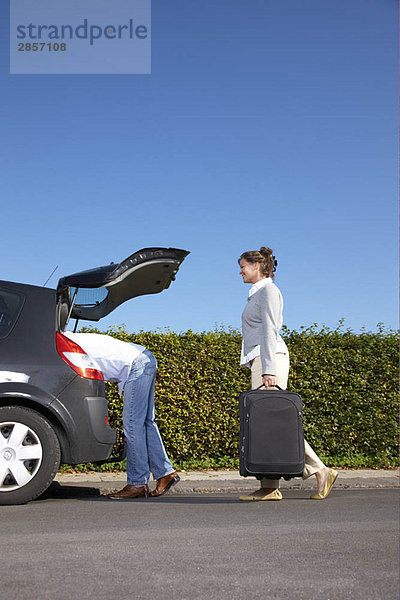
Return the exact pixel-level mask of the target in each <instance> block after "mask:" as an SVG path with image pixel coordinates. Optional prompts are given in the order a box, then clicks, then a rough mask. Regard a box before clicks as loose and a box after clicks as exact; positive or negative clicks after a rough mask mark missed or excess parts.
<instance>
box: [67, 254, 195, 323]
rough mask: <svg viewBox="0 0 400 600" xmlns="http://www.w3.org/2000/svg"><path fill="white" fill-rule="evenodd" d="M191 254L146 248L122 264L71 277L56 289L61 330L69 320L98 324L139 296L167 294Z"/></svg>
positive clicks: (91, 270) (82, 272) (83, 272)
mask: <svg viewBox="0 0 400 600" xmlns="http://www.w3.org/2000/svg"><path fill="white" fill-rule="evenodd" d="M188 254H189V252H188V251H187V250H180V249H178V248H143V249H142V250H138V251H137V252H135V253H134V254H132V255H131V256H128V258H126V259H125V260H124V261H122V262H121V263H115V264H114V263H111V264H110V265H105V266H102V267H97V268H95V269H89V270H88V271H81V272H79V273H74V274H73V275H68V276H66V277H63V278H61V279H60V280H59V282H58V286H57V304H58V327H59V329H61V330H64V329H65V327H66V325H67V323H68V321H69V319H70V318H73V319H84V320H87V321H99V319H101V318H102V317H105V316H106V315H108V314H110V312H112V311H113V310H114V309H115V308H117V306H119V305H120V304H122V303H123V302H126V301H127V300H129V299H130V298H135V297H136V296H144V295H146V294H158V293H159V292H162V291H163V290H166V289H167V288H168V287H169V286H170V284H171V281H173V280H174V279H175V275H176V273H177V271H178V269H179V266H180V264H181V262H182V261H183V260H184V259H185V257H186V256H187V255H188Z"/></svg>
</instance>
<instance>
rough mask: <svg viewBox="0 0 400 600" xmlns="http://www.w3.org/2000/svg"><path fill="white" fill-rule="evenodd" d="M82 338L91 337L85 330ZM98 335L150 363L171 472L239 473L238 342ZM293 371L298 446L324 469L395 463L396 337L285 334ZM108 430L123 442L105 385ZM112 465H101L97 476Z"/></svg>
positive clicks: (226, 334)
mask: <svg viewBox="0 0 400 600" xmlns="http://www.w3.org/2000/svg"><path fill="white" fill-rule="evenodd" d="M82 331H98V330H94V329H83V330H82ZM105 333H107V334H109V335H112V336H114V337H117V338H119V339H121V340H124V341H130V342H136V343H138V344H142V345H144V346H146V347H147V348H148V349H149V350H151V352H153V354H154V355H155V356H156V358H157V361H158V373H157V382H156V414H157V423H158V426H159V428H160V431H161V435H162V437H163V440H164V443H165V446H166V449H167V451H168V454H169V456H170V458H171V459H172V460H173V462H174V464H175V465H176V466H177V467H178V468H190V467H192V468H193V467H196V466H197V467H227V466H237V464H238V460H237V457H238V432H239V416H238V395H239V393H240V392H241V391H242V390H246V389H249V388H250V376H249V369H245V368H243V367H239V357H240V347H241V337H240V334H239V332H237V331H235V330H228V331H225V330H216V331H213V332H204V333H194V332H192V331H187V332H185V333H174V332H170V331H165V332H162V333H155V332H144V331H141V332H139V333H137V334H130V333H128V332H127V331H126V330H125V328H124V327H113V328H112V329H110V330H108V331H106V332H105ZM283 337H284V338H285V340H286V343H287V345H288V347H289V351H290V356H291V370H290V376H289V384H288V389H290V390H293V391H296V392H299V393H300V394H301V396H302V398H303V400H304V429H305V437H306V439H307V440H308V442H309V443H310V444H311V446H313V448H314V449H315V451H316V452H317V453H318V454H319V455H320V456H321V458H322V459H323V460H324V461H325V462H326V463H327V464H329V465H336V466H348V467H389V466H394V465H396V464H397V463H398V400H397V391H398V389H397V369H398V345H397V334H396V332H394V331H392V330H389V331H388V330H385V329H384V328H383V326H380V325H378V330H377V332H374V333H371V332H366V331H365V332H362V333H360V334H356V333H354V332H352V331H351V330H343V325H342V323H339V326H338V328H337V329H336V330H330V329H328V328H326V327H323V328H318V327H317V326H316V325H313V326H312V327H310V328H307V329H306V328H302V329H301V330H300V331H289V330H288V329H285V328H284V329H283ZM107 397H108V402H109V412H110V421H111V424H112V425H113V426H114V427H116V428H117V429H118V435H119V439H121V426H122V425H121V412H122V403H121V400H120V398H119V396H118V392H117V388H116V385H111V384H107ZM116 466H117V465H112V466H111V467H110V466H109V465H107V466H104V467H103V469H111V468H115V467H116Z"/></svg>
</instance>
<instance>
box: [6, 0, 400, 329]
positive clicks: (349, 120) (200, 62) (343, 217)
mask: <svg viewBox="0 0 400 600" xmlns="http://www.w3.org/2000/svg"><path fill="white" fill-rule="evenodd" d="M7 4H8V3H7V2H5V1H4V2H2V3H1V7H0V17H1V29H0V33H1V52H0V90H1V92H0V113H1V135H0V140H1V143H0V148H1V153H0V211H1V213H0V214H1V223H2V233H1V238H0V245H1V257H2V260H1V274H0V278H1V279H5V280H12V281H21V282H25V283H31V284H35V285H42V284H43V283H44V282H45V280H46V279H47V277H48V275H49V274H50V272H51V271H52V269H53V268H54V267H55V266H56V265H58V270H57V272H56V274H55V275H54V276H53V277H52V279H51V280H50V282H49V284H48V285H49V286H50V287H56V284H57V280H58V278H59V277H61V276H63V275H67V274H70V273H74V272H76V271H79V270H83V269H86V268H91V267H95V266H98V265H102V264H107V263H108V262H111V261H114V262H118V261H119V260H122V259H124V258H125V257H126V256H128V255H129V254H131V253H132V252H134V251H135V250H138V249H140V248H143V247H146V246H173V247H178V248H184V249H187V250H190V252H191V254H190V255H189V256H188V258H187V259H186V260H185V262H184V263H183V265H182V267H181V269H180V272H179V274H178V276H177V279H176V281H175V282H174V283H173V284H172V285H171V287H170V288H169V289H168V290H167V291H165V292H163V293H162V294H158V295H154V296H146V297H142V298H138V299H134V300H131V301H130V302H128V303H126V304H125V305H123V306H121V307H119V308H118V309H117V310H116V311H115V312H114V313H112V314H111V315H110V316H109V317H107V318H106V319H104V320H103V321H101V322H100V323H99V326H100V328H106V327H108V326H109V325H113V324H116V325H118V324H121V323H125V324H126V326H127V328H128V330H130V331H137V330H139V329H141V328H143V329H145V330H149V329H156V328H163V327H170V328H171V329H173V330H175V331H184V330H186V329H189V328H190V329H193V330H194V331H203V330H210V329H213V328H214V327H215V325H216V324H217V325H225V326H229V325H231V326H233V327H239V326H240V315H241V312H242V309H243V306H244V304H245V301H246V297H247V293H248V289H249V288H248V286H246V285H244V284H243V283H242V281H241V278H240V277H239V275H238V266H237V258H238V257H239V255H240V254H241V252H243V251H245V250H253V249H258V248H259V247H260V245H267V246H270V247H272V248H273V250H274V252H275V254H276V256H277V259H278V262H279V265H278V270H277V276H276V283H277V284H278V286H279V287H280V289H281V291H282V293H283V296H284V301H285V310H284V322H285V324H286V325H287V326H288V327H289V328H299V327H300V326H302V325H304V326H308V325H310V324H311V323H313V322H316V323H318V324H319V325H322V324H326V325H328V326H330V327H335V325H336V324H337V322H338V320H339V319H341V318H342V317H344V319H345V326H347V327H351V328H353V329H355V330H356V331H357V330H359V329H360V327H362V326H365V327H367V329H372V330H374V329H375V327H376V324H377V323H378V322H383V323H385V324H386V325H387V326H389V327H395V328H397V326H398V321H397V290H398V279H397V247H398V238H397V223H398V212H397V196H398V191H397V190H398V183H397V164H398V155H397V147H398V146H397V131H398V124H397V90H398V76H397V73H398V64H397V55H398V49H397V39H398V14H397V13H398V4H397V2H395V1H394V0H336V1H335V2H332V1H328V0H247V1H246V2H245V1H244V0H240V1H239V0H218V2H216V1H215V0H202V1H201V2H199V1H198V0H174V1H169V2H166V1H165V0H153V3H152V73H151V75H10V74H9V25H8V21H9V13H8V8H7Z"/></svg>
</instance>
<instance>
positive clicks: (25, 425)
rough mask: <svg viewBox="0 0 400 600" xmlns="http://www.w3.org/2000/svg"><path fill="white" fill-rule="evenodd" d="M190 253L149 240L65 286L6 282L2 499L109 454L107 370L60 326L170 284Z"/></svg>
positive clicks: (0, 414)
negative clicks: (65, 465)
mask: <svg viewBox="0 0 400 600" xmlns="http://www.w3.org/2000/svg"><path fill="white" fill-rule="evenodd" d="M187 254H189V253H188V252H187V251H186V250H179V249H176V248H144V249H143V250H139V251H138V252H135V253H134V254H132V255H131V256H129V257H128V258H127V259H126V260H124V261H123V262H122V263H119V264H113V263H112V264H110V265H106V266H103V267H98V268H96V269H91V270H89V271H82V272H80V273H76V274H74V275H70V276H68V277H64V278H62V279H60V281H59V283H58V287H57V290H53V289H48V288H44V287H37V286H32V285H25V284H21V283H13V282H9V281H0V504H22V503H25V502H28V501H29V500H33V499H34V498H37V497H38V496H39V495H40V494H42V493H43V492H44V491H45V490H46V489H47V487H48V486H49V485H50V483H51V482H52V480H53V478H54V476H55V474H56V473H57V470H58V468H59V466H60V464H62V463H69V464H80V463H87V462H107V460H108V459H109V457H110V455H111V452H112V448H113V444H114V442H115V431H114V430H113V429H111V427H110V426H109V424H108V411H107V401H106V398H105V387H104V381H103V374H102V373H101V371H98V370H97V369H96V365H95V364H92V362H91V359H90V357H89V356H87V355H86V354H85V352H84V351H83V350H82V349H81V348H80V347H79V346H77V344H75V343H74V342H73V341H72V340H70V339H69V338H67V337H66V336H64V335H63V333H62V332H63V331H64V330H65V329H66V327H67V324H68V322H69V321H70V319H75V320H76V324H77V322H78V320H80V319H84V320H89V321H98V320H99V319H101V318H102V317H103V316H105V315H107V314H109V313H110V312H111V311H112V310H114V309H115V308H116V307H117V306H119V305H120V304H122V303H123V302H125V301H126V300H128V299H130V298H134V297H135V296H141V295H144V294H155V293H158V292H161V291H162V290H164V289H166V288H168V287H169V285H170V283H171V281H172V280H174V279H175V274H176V273H177V271H178V269H179V265H180V264H181V262H182V261H183V260H184V258H185V257H186V256H187Z"/></svg>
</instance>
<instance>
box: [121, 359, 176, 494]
mask: <svg viewBox="0 0 400 600" xmlns="http://www.w3.org/2000/svg"><path fill="white" fill-rule="evenodd" d="M156 373H157V361H156V359H155V358H154V356H153V355H152V353H151V352H149V350H146V349H145V350H144V351H143V352H142V353H141V354H140V355H139V356H138V357H137V358H136V359H135V360H134V361H133V364H132V368H131V370H130V372H129V375H128V379H127V380H126V383H125V387H124V408H123V413H122V418H123V425H124V433H125V438H126V441H127V465H126V471H127V483H128V484H130V485H144V484H145V483H148V482H149V479H150V471H151V472H152V473H153V477H154V479H160V478H161V477H164V476H165V475H169V474H170V473H173V472H174V468H173V466H172V464H171V462H170V460H169V458H168V456H167V453H166V452H165V448H164V444H163V443H162V439H161V436H160V432H159V431H158V427H157V425H156V423H155V421H154V418H155V410H154V384H155V380H156Z"/></svg>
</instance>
